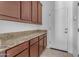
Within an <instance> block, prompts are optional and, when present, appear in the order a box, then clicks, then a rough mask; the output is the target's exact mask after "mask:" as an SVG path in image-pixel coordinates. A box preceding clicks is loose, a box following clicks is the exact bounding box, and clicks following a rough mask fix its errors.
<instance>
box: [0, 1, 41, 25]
mask: <svg viewBox="0 0 79 59" xmlns="http://www.w3.org/2000/svg"><path fill="white" fill-rule="evenodd" d="M0 19H4V20H9V21H16V22H24V23H33V24H42V5H41V3H40V2H39V1H0Z"/></svg>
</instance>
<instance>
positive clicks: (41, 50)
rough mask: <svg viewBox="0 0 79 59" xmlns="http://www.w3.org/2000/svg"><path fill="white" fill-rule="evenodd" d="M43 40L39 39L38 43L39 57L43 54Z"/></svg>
mask: <svg viewBox="0 0 79 59" xmlns="http://www.w3.org/2000/svg"><path fill="white" fill-rule="evenodd" d="M43 47H44V46H43V39H41V40H40V41H39V55H41V53H42V52H43Z"/></svg>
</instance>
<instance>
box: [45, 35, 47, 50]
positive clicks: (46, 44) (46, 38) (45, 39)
mask: <svg viewBox="0 0 79 59" xmlns="http://www.w3.org/2000/svg"><path fill="white" fill-rule="evenodd" d="M46 46H47V36H45V37H44V49H45V48H46Z"/></svg>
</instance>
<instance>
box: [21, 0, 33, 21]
mask: <svg viewBox="0 0 79 59" xmlns="http://www.w3.org/2000/svg"><path fill="white" fill-rule="evenodd" d="M31 3H32V2H31V1H21V19H22V20H25V21H31V20H32V19H31V17H32V15H31V14H32V12H31V11H32V5H31Z"/></svg>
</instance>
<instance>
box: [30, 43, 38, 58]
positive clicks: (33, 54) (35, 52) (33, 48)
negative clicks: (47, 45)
mask: <svg viewBox="0 0 79 59" xmlns="http://www.w3.org/2000/svg"><path fill="white" fill-rule="evenodd" d="M30 57H38V42H37V43H35V44H33V45H32V46H30Z"/></svg>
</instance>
